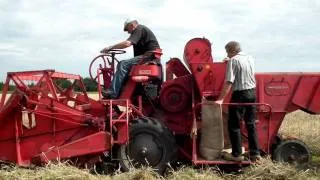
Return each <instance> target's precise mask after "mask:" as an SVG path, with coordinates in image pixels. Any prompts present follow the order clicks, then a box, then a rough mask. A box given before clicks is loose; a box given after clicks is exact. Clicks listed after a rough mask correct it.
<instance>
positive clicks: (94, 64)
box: [89, 49, 126, 85]
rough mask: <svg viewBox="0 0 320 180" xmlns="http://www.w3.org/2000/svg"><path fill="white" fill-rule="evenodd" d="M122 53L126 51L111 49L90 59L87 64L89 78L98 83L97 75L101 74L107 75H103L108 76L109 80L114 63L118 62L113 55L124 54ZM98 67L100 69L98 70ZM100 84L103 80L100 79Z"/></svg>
mask: <svg viewBox="0 0 320 180" xmlns="http://www.w3.org/2000/svg"><path fill="white" fill-rule="evenodd" d="M124 53H126V51H124V50H121V49H111V50H109V51H108V52H107V53H102V54H100V55H98V56H97V57H95V58H94V59H93V60H92V61H91V63H90V66H89V74H90V78H91V79H92V80H93V81H95V82H97V83H99V82H98V77H99V76H100V75H101V74H103V75H106V76H107V77H103V78H104V79H105V78H109V80H110V81H111V76H113V73H114V68H115V66H116V64H117V63H118V62H119V61H118V59H117V58H116V57H115V55H117V54H124ZM98 69H100V70H99V71H98ZM104 79H103V80H104ZM103 80H102V81H103ZM100 85H103V82H101V81H100Z"/></svg>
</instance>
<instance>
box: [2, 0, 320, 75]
mask: <svg viewBox="0 0 320 180" xmlns="http://www.w3.org/2000/svg"><path fill="white" fill-rule="evenodd" d="M128 17H131V18H136V19H137V20H138V21H139V22H140V23H141V24H144V25H147V26H148V27H149V28H150V29H152V30H153V32H154V33H155V35H156V36H157V38H158V41H159V43H160V46H161V48H162V49H163V52H164V55H163V58H162V61H163V62H165V61H167V60H168V59H169V58H170V57H178V58H180V59H182V57H183V48H184V45H185V44H186V42H187V41H188V40H190V39H191V38H194V37H206V38H208V39H209V40H210V42H211V43H212V49H213V58H214V60H215V61H221V60H222V59H223V58H224V56H225V51H224V45H225V44H226V43H227V42H228V41H230V40H237V41H239V42H240V43H241V44H242V46H243V50H244V52H246V53H248V54H251V55H253V56H254V57H255V59H256V71H258V72H266V71H295V72H296V71H309V72H310V71H320V59H319V57H320V50H319V49H320V25H319V22H320V20H319V19H320V1H317V0H308V1H306V0H290V1H289V0H287V1H281V0H269V1H262V0H260V1H253V0H238V1H235V0H234V1H232V0H223V1H215V0H136V1H135V0H130V1H114V0H112V1H111V0H91V1H89V0H72V1H71V0H0V62H1V65H0V81H2V80H4V78H5V76H6V72H8V71H23V70H40V69H55V70H57V71H62V72H68V73H75V74H80V75H82V76H83V77H88V76H89V74H88V67H89V63H90V62H91V60H92V59H93V58H94V57H95V56H96V55H98V54H99V51H100V50H101V49H102V48H103V47H105V46H108V45H113V44H114V43H117V42H119V41H122V40H125V39H126V38H128V34H127V33H126V32H123V30H122V29H123V22H124V21H125V19H126V18H128ZM127 51H128V52H127V54H126V55H123V56H122V57H120V59H121V58H126V57H130V56H132V48H128V49H127Z"/></svg>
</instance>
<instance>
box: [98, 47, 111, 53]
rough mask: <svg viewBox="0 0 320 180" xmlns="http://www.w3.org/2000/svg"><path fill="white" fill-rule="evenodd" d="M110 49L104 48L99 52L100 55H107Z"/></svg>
mask: <svg viewBox="0 0 320 180" xmlns="http://www.w3.org/2000/svg"><path fill="white" fill-rule="evenodd" d="M111 49H112V47H111V46H108V47H105V48H103V49H102V50H101V51H100V53H108V52H109V51H110V50H111Z"/></svg>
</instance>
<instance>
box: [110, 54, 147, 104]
mask: <svg viewBox="0 0 320 180" xmlns="http://www.w3.org/2000/svg"><path fill="white" fill-rule="evenodd" d="M141 58H142V55H141V56H135V57H133V58H131V59H127V60H122V61H120V62H119V63H118V65H117V69H116V72H115V74H114V76H113V79H112V82H111V84H110V87H109V88H108V90H107V93H108V94H109V95H110V98H112V99H117V98H118V97H119V95H120V92H121V88H122V85H123V83H124V81H125V80H126V79H127V78H128V75H129V73H130V70H131V68H132V66H133V65H135V64H138V63H139V61H140V60H141Z"/></svg>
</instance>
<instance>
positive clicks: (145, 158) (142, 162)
mask: <svg viewBox="0 0 320 180" xmlns="http://www.w3.org/2000/svg"><path fill="white" fill-rule="evenodd" d="M164 153H165V152H164V149H163V144H162V143H161V142H160V141H158V140H157V138H156V136H155V135H153V134H150V133H140V134H137V135H136V136H135V137H133V138H132V139H130V143H129V146H127V148H126V154H127V155H128V158H129V159H130V160H131V163H132V164H133V166H135V167H140V166H152V167H153V166H156V165H157V164H158V163H159V162H160V161H161V159H162V158H163V155H164Z"/></svg>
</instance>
